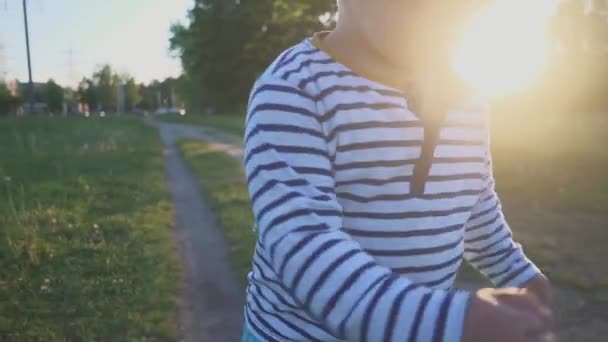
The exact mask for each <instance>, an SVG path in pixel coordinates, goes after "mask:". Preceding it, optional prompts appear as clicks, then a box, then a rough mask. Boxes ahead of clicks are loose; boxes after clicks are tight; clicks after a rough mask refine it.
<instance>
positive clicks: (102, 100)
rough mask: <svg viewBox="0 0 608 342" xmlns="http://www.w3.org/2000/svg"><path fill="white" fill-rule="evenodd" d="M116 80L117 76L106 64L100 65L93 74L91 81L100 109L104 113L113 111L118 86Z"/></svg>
mask: <svg viewBox="0 0 608 342" xmlns="http://www.w3.org/2000/svg"><path fill="white" fill-rule="evenodd" d="M118 80H119V78H118V76H117V75H115V74H113V73H112V67H110V65H108V64H106V65H102V66H101V67H100V68H99V69H98V70H97V71H96V72H95V73H93V81H94V82H95V87H96V89H97V91H96V93H97V96H98V99H99V105H100V106H101V109H103V110H106V111H110V110H113V109H115V107H116V96H117V92H118V85H119V82H118Z"/></svg>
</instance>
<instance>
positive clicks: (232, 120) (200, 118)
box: [158, 114, 245, 137]
mask: <svg viewBox="0 0 608 342" xmlns="http://www.w3.org/2000/svg"><path fill="white" fill-rule="evenodd" d="M158 118H159V119H160V120H162V121H165V122H173V123H183V124H190V125H199V126H206V127H212V128H216V129H220V130H222V131H225V132H227V133H231V134H234V135H238V136H239V137H241V136H243V134H244V132H245V118H244V117H243V116H241V115H220V114H213V115H184V116H178V115H161V116H159V117H158Z"/></svg>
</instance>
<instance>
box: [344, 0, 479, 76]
mask: <svg viewBox="0 0 608 342" xmlns="http://www.w3.org/2000/svg"><path fill="white" fill-rule="evenodd" d="M487 2H488V0H339V11H340V16H339V20H338V25H342V26H345V27H346V28H348V29H349V30H354V31H355V32H357V34H358V36H359V38H360V39H363V40H364V41H365V43H366V44H367V45H368V46H369V47H371V48H373V49H374V50H375V51H376V52H377V53H379V54H381V55H382V56H383V57H385V58H386V59H388V60H389V61H390V62H391V64H393V65H396V66H406V65H411V63H416V60H427V59H428V58H430V57H431V56H433V57H434V58H439V59H441V58H443V57H446V56H445V55H446V53H447V50H448V49H449V45H450V44H452V43H453V42H454V41H455V34H457V33H458V32H459V31H460V30H461V28H462V24H463V23H464V22H465V19H466V18H467V17H469V16H470V15H471V14H473V13H474V11H475V9H477V8H478V7H479V6H480V5H481V4H483V3H487Z"/></svg>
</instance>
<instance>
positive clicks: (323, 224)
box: [245, 76, 469, 341]
mask: <svg viewBox="0 0 608 342" xmlns="http://www.w3.org/2000/svg"><path fill="white" fill-rule="evenodd" d="M321 120H322V118H321V115H319V114H318V113H317V107H316V102H315V101H314V99H313V98H311V97H310V96H308V95H307V94H305V93H303V92H302V91H301V90H300V89H298V88H297V87H295V86H292V85H291V84H288V83H287V82H285V81H283V80H280V79H275V78H273V77H272V76H264V77H263V78H262V79H261V80H260V81H258V83H257V84H256V87H255V88H254V90H253V93H252V96H251V99H250V103H249V111H248V119H247V130H246V135H245V146H246V148H245V150H246V151H245V165H246V173H247V177H248V184H249V192H250V194H251V197H252V199H251V201H252V207H253V211H254V213H255V217H256V222H257V226H258V230H259V231H258V234H259V244H260V246H261V247H262V248H263V249H264V250H265V252H266V255H267V256H268V258H269V259H270V260H269V262H270V264H271V266H272V268H273V270H274V272H275V273H276V274H277V275H278V277H279V278H280V281H281V282H282V283H283V285H284V286H285V287H286V288H287V289H289V290H290V292H291V294H292V295H293V296H294V297H295V298H296V300H297V302H299V303H300V305H301V306H302V307H303V308H304V309H306V310H307V311H308V312H309V313H310V315H311V316H312V317H314V318H315V319H316V320H317V321H318V322H321V324H322V325H323V327H324V328H325V329H327V330H328V331H331V332H332V333H333V334H334V335H335V336H338V337H340V338H343V339H347V340H349V341H460V340H461V337H462V330H463V321H464V316H465V311H466V309H467V304H468V301H469V294H468V293H465V292H459V291H449V292H448V291H431V290H430V289H428V288H424V287H419V286H416V285H414V284H413V283H412V282H410V281H409V280H407V279H406V278H404V277H401V276H399V275H397V274H395V273H393V272H391V270H390V269H388V268H386V267H383V266H380V265H378V264H377V263H376V262H375V261H374V259H373V258H372V257H371V256H370V255H368V254H367V253H365V252H364V251H363V250H362V249H361V247H360V245H359V244H358V243H356V242H355V241H353V240H352V239H350V237H349V236H348V235H347V234H345V233H344V232H342V231H341V228H342V208H341V207H340V205H339V203H338V202H337V200H336V195H335V191H334V179H333V171H332V163H331V157H330V156H329V152H328V148H327V144H328V143H327V141H326V140H325V134H324V132H323V129H322V126H321ZM276 333H277V334H279V336H280V331H277V332H276Z"/></svg>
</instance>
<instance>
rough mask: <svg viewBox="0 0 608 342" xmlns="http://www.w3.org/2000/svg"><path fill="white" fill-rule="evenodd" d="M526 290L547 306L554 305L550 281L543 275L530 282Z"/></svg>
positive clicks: (526, 285) (525, 286)
mask: <svg viewBox="0 0 608 342" xmlns="http://www.w3.org/2000/svg"><path fill="white" fill-rule="evenodd" d="M523 287H524V288H525V289H527V290H528V291H530V292H532V293H533V294H534V295H536V297H538V299H540V300H541V301H542V302H543V304H544V305H545V306H548V307H551V306H552V305H553V291H552V289H551V283H550V282H549V279H547V277H545V276H544V275H542V274H539V275H537V276H535V277H534V278H532V279H531V280H530V281H528V282H527V283H526V284H525V285H524V286H523Z"/></svg>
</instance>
